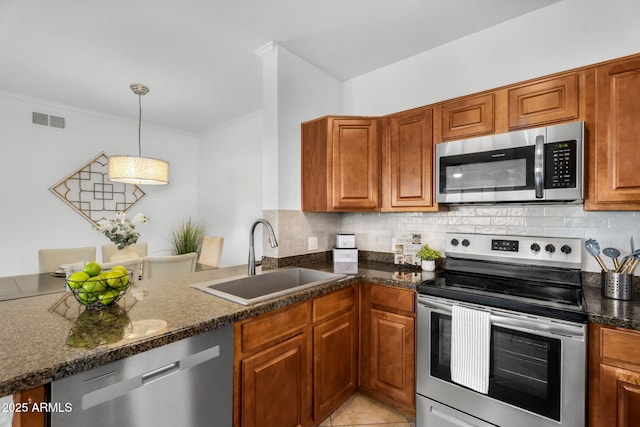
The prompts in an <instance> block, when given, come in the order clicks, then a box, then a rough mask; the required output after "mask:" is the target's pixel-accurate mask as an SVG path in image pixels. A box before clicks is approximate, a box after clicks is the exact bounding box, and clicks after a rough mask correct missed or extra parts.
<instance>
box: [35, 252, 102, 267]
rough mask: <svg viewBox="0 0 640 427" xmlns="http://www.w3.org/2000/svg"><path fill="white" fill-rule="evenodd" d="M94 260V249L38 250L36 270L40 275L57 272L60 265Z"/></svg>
mask: <svg viewBox="0 0 640 427" xmlns="http://www.w3.org/2000/svg"><path fill="white" fill-rule="evenodd" d="M95 260H96V248H95V247H94V246H86V247H81V248H63V249H40V250H38V270H39V271H40V273H49V272H54V271H57V270H58V269H59V268H60V266H61V265H64V264H73V263H77V262H89V261H95Z"/></svg>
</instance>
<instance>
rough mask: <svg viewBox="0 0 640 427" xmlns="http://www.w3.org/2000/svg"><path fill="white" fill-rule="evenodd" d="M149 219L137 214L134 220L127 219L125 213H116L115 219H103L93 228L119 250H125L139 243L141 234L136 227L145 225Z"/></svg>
mask: <svg viewBox="0 0 640 427" xmlns="http://www.w3.org/2000/svg"><path fill="white" fill-rule="evenodd" d="M147 221H149V218H147V217H146V216H144V214H142V213H139V214H136V216H134V217H133V218H131V219H129V218H127V214H126V213H125V212H116V215H115V217H114V218H113V219H111V220H109V219H104V218H103V219H101V220H100V221H98V223H97V224H96V225H95V226H94V227H93V228H94V229H96V230H98V231H99V232H101V233H104V235H105V236H107V238H108V239H109V240H111V241H112V242H113V243H115V244H116V245H117V246H118V249H124V248H126V247H127V246H129V245H133V244H134V243H136V242H137V241H138V237H140V233H138V232H137V231H136V225H139V224H144V223H145V222H147Z"/></svg>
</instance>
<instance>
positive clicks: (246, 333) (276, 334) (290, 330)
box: [236, 302, 309, 354]
mask: <svg viewBox="0 0 640 427" xmlns="http://www.w3.org/2000/svg"><path fill="white" fill-rule="evenodd" d="M308 324H309V303H308V302H305V303H303V304H296V305H293V306H290V307H285V308H283V309H280V310H278V311H276V312H273V313H268V314H264V315H262V316H258V317H255V318H252V319H249V320H247V321H244V322H242V323H240V324H239V325H238V328H239V329H240V331H239V334H240V351H241V353H243V354H245V353H249V352H254V351H257V350H259V349H262V348H265V347H268V346H271V345H274V344H277V343H278V342H281V341H283V340H285V339H287V338H289V337H292V336H294V335H296V334H298V333H300V332H302V331H303V330H304V328H305V327H306V326H307V325H308ZM236 333H238V331H236Z"/></svg>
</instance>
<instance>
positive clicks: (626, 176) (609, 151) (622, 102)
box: [585, 58, 640, 210]
mask: <svg viewBox="0 0 640 427" xmlns="http://www.w3.org/2000/svg"><path fill="white" fill-rule="evenodd" d="M638 99H640V59H638V58H635V59H630V60H626V61H620V62H614V63H611V64H606V65H602V66H600V67H598V68H596V119H595V120H596V126H595V150H594V147H588V150H589V156H591V157H593V161H592V162H591V163H590V165H589V168H590V170H589V172H590V179H592V180H595V185H591V186H590V188H592V189H593V190H594V192H595V194H590V195H589V197H588V198H587V200H586V203H585V206H586V207H587V208H588V209H612V210H638V209H640V173H638V166H639V165H640V140H639V139H638V135H640V120H638V117H640V103H639V102H638Z"/></svg>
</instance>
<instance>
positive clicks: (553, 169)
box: [544, 140, 578, 189]
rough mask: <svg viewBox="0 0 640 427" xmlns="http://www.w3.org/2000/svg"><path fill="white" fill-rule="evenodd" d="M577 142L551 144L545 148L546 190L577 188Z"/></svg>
mask: <svg viewBox="0 0 640 427" xmlns="http://www.w3.org/2000/svg"><path fill="white" fill-rule="evenodd" d="M577 156H578V152H577V142H576V141H575V140H574V141H563V142H551V143H548V144H545V146H544V157H545V162H544V175H545V177H544V188H546V189H551V188H575V187H576V181H577V171H576V165H577Z"/></svg>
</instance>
